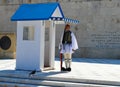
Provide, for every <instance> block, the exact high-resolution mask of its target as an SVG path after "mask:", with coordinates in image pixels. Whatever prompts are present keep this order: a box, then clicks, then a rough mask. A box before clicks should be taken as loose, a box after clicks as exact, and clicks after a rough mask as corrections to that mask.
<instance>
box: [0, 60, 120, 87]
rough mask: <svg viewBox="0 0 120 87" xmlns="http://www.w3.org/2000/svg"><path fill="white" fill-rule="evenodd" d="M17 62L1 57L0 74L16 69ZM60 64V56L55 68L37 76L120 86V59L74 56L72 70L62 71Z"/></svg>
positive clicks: (38, 73)
mask: <svg viewBox="0 0 120 87" xmlns="http://www.w3.org/2000/svg"><path fill="white" fill-rule="evenodd" d="M15 63H16V62H15V59H0V74H1V72H4V73H5V72H6V71H9V70H14V69H15ZM59 64H60V62H59V58H56V60H55V70H50V71H43V72H37V73H36V74H35V76H37V77H41V76H47V77H50V78H51V79H52V78H53V77H54V78H56V79H58V78H59V79H63V80H69V81H78V80H79V81H80V82H88V83H99V84H107V85H114V86H113V87H120V73H119V71H120V60H118V59H89V58H73V60H72V71H71V72H61V71H60V65H59ZM5 70H6V71H5ZM17 73H20V74H28V72H27V71H26V72H25V71H23V72H22V71H21V72H19V71H17ZM79 81H78V82H79ZM115 85H116V86H115ZM108 87H109V86H108Z"/></svg>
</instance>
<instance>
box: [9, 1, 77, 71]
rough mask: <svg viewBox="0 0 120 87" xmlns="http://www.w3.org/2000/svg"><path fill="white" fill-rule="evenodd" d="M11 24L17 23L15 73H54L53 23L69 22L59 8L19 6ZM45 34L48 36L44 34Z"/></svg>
mask: <svg viewBox="0 0 120 87" xmlns="http://www.w3.org/2000/svg"><path fill="white" fill-rule="evenodd" d="M11 20H12V21H17V51H16V53H17V55H16V69H17V70H37V71H42V70H46V69H54V61H55V28H56V23H58V22H59V23H61V22H64V23H65V22H73V23H78V22H79V21H77V20H72V19H68V18H65V17H64V14H63V12H62V9H61V7H60V4H59V3H57V2H54V3H39V4H22V5H21V6H20V7H19V8H18V9H17V11H16V12H15V13H14V15H13V16H12V17H11ZM46 31H48V33H45V32H46Z"/></svg>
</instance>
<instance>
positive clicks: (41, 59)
mask: <svg viewBox="0 0 120 87" xmlns="http://www.w3.org/2000/svg"><path fill="white" fill-rule="evenodd" d="M39 33H40V42H39V43H40V69H41V70H43V69H44V50H45V46H44V44H45V21H42V23H41V29H40V32H39Z"/></svg>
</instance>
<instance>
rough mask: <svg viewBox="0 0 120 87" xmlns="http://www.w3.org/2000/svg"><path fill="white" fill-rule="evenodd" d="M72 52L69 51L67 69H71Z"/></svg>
mask: <svg viewBox="0 0 120 87" xmlns="http://www.w3.org/2000/svg"><path fill="white" fill-rule="evenodd" d="M71 56H72V54H71V53H68V58H67V66H68V67H67V71H71V62H72V58H71Z"/></svg>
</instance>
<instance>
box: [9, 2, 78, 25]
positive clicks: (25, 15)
mask: <svg viewBox="0 0 120 87" xmlns="http://www.w3.org/2000/svg"><path fill="white" fill-rule="evenodd" d="M11 20H12V21H29V20H54V21H65V22H70V23H75V24H77V23H79V21H78V20H73V19H69V18H66V17H65V16H64V14H63V12H62V9H61V7H60V4H59V3H58V2H54V3H39V4H22V5H21V6H20V7H19V8H18V9H17V11H16V12H15V13H14V15H13V16H12V17H11Z"/></svg>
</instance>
